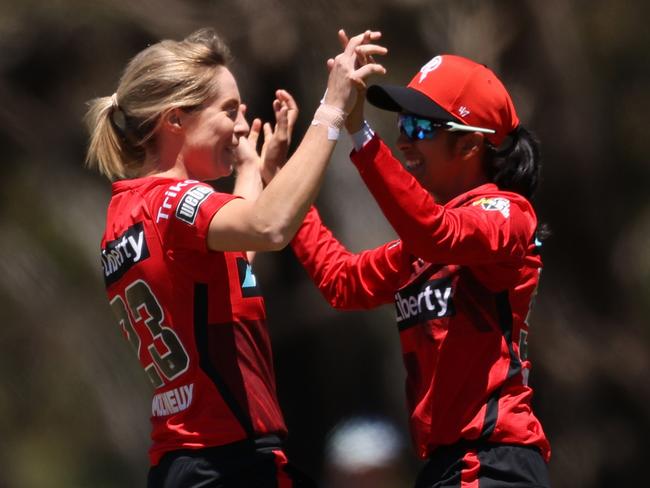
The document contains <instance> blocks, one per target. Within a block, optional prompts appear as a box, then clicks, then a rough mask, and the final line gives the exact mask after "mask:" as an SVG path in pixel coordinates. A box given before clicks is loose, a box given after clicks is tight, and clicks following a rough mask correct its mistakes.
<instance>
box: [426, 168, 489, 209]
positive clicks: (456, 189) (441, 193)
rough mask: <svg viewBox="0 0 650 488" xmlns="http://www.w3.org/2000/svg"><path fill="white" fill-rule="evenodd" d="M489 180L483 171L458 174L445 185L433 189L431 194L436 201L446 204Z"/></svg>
mask: <svg viewBox="0 0 650 488" xmlns="http://www.w3.org/2000/svg"><path fill="white" fill-rule="evenodd" d="M489 182H490V180H488V178H487V176H485V174H484V173H483V172H482V171H481V172H479V173H478V174H472V175H469V174H458V175H456V178H453V179H452V180H451V181H448V182H446V184H445V185H444V187H441V188H435V189H432V190H431V195H433V197H434V198H435V199H436V202H438V203H440V204H442V205H444V204H446V203H447V202H449V201H450V200H453V199H454V198H456V197H457V196H458V195H462V194H463V193H466V192H468V191H470V190H473V189H474V188H476V187H478V186H481V185H484V184H486V183H489Z"/></svg>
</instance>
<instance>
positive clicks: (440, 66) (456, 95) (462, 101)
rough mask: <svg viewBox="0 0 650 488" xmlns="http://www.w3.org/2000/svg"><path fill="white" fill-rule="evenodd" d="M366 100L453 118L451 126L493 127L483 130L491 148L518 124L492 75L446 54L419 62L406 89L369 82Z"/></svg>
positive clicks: (422, 114)
mask: <svg viewBox="0 0 650 488" xmlns="http://www.w3.org/2000/svg"><path fill="white" fill-rule="evenodd" d="M367 99H368V101H369V102H370V103H372V104H373V105H375V106H377V107H379V108H382V109H384V110H390V111H393V112H407V113H412V114H414V115H419V116H420V117H426V118H429V119H433V120H437V121H442V122H454V123H455V124H457V125H456V126H455V130H472V129H491V131H494V133H487V131H481V132H486V138H487V139H488V141H490V143H491V144H492V145H494V146H495V147H499V146H500V145H501V143H502V142H503V141H504V139H505V138H506V136H507V135H508V134H510V133H511V132H512V131H513V130H515V129H516V128H517V126H518V125H519V118H518V117H517V112H516V111H515V106H514V104H513V103H512V99H511V98H510V95H509V94H508V91H507V90H506V88H505V87H504V86H503V83H501V81H500V80H499V79H498V78H497V77H496V75H495V74H494V73H493V72H492V71H491V70H490V69H488V68H487V67H486V66H484V65H482V64H478V63H475V62H474V61H471V60H469V59H467V58H463V57H461V56H453V55H450V54H445V55H442V56H436V57H435V58H433V59H432V60H431V61H429V62H428V63H427V64H425V65H424V66H422V68H420V71H419V72H418V73H417V74H416V75H415V76H414V77H413V79H412V80H411V82H410V83H409V84H408V86H406V87H403V86H391V85H373V86H371V87H370V88H368V93H367ZM458 124H460V126H459V125H458ZM470 126H471V127H470ZM491 131H490V132H491Z"/></svg>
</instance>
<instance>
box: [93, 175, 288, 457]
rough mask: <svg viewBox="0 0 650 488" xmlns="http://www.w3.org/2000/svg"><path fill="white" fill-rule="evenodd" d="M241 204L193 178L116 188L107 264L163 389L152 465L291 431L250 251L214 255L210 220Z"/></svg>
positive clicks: (126, 323) (124, 315)
mask: <svg viewBox="0 0 650 488" xmlns="http://www.w3.org/2000/svg"><path fill="white" fill-rule="evenodd" d="M233 198H235V197H233V196H232V195H227V194H223V193H218V192H215V191H214V190H213V189H212V188H211V187H210V186H208V185H206V184H205V183H200V182H198V181H192V180H177V179H170V178H157V177H145V178H139V179H134V180H124V181H119V182H117V183H114V184H113V196H112V198H111V202H110V204H109V207H108V212H107V217H106V230H105V233H104V238H103V240H102V265H103V269H104V277H105V282H106V290H107V294H108V299H109V301H110V304H111V308H112V309H113V311H114V312H115V314H116V317H117V319H118V322H119V327H120V329H121V330H122V332H123V334H124V336H125V338H126V339H128V341H129V342H130V343H131V344H132V345H133V347H134V349H135V351H136V354H137V355H138V359H139V360H140V363H141V364H142V367H143V369H144V370H145V372H146V373H147V375H148V376H149V379H150V380H151V382H152V384H153V387H154V389H155V391H154V394H153V398H152V404H151V425H152V432H151V438H152V445H151V449H150V451H149V456H150V460H151V464H152V465H155V464H157V463H158V462H159V460H160V458H161V456H162V455H163V454H164V453H165V452H167V451H173V450H177V449H192V448H202V447H209V446H220V445H223V444H229V443H232V442H236V441H240V440H242V439H245V438H253V437H257V436H262V435H266V434H279V435H285V434H286V427H285V424H284V419H283V418H282V413H281V411H280V406H279V405H278V400H277V397H276V392H275V376H274V372H273V360H272V356H271V344H270V340H269V335H268V330H267V327H266V311H265V307H264V299H263V298H262V296H261V294H260V290H259V287H258V286H257V285H256V280H255V275H254V274H253V273H252V270H251V266H250V264H249V262H248V260H247V259H246V254H245V253H244V252H215V251H211V250H209V249H208V247H207V242H206V235H207V232H208V228H209V225H210V221H211V220H212V217H213V216H214V215H215V214H216V213H217V212H218V211H219V210H220V209H221V208H222V206H223V205H225V204H226V203H227V202H229V201H230V200H232V199H233Z"/></svg>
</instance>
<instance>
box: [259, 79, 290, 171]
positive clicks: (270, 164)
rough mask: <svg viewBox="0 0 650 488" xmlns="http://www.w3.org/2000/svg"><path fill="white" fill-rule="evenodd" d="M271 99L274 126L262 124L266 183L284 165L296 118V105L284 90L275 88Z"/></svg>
mask: <svg viewBox="0 0 650 488" xmlns="http://www.w3.org/2000/svg"><path fill="white" fill-rule="evenodd" d="M275 96H276V99H275V100H273V111H274V112H275V127H272V126H271V124H270V123H268V122H267V123H265V124H264V144H263V145H262V150H261V157H262V168H261V172H262V179H263V181H264V183H268V182H269V181H271V180H272V179H273V177H274V176H275V174H276V173H277V172H278V170H279V169H280V168H281V167H282V166H283V165H284V163H285V162H286V160H287V154H288V152H289V145H290V144H291V135H292V134H293V128H294V125H295V123H296V120H297V119H298V105H297V104H296V101H295V100H294V98H293V97H292V96H291V94H290V93H289V92H288V91H286V90H277V91H276V92H275Z"/></svg>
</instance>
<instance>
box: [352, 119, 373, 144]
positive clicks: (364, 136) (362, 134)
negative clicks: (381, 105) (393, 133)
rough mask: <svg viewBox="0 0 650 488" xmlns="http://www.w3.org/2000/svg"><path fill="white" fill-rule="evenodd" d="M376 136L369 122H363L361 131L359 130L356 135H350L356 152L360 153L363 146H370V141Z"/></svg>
mask: <svg viewBox="0 0 650 488" xmlns="http://www.w3.org/2000/svg"><path fill="white" fill-rule="evenodd" d="M374 136H375V131H374V130H372V127H370V126H369V125H368V122H366V121H365V120H364V121H363V125H362V126H361V129H359V130H358V131H357V132H355V133H354V134H350V137H352V142H353V144H354V149H355V151H360V150H361V148H363V146H365V145H366V144H368V143H369V142H370V140H371V139H372V138H373V137H374Z"/></svg>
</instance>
